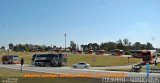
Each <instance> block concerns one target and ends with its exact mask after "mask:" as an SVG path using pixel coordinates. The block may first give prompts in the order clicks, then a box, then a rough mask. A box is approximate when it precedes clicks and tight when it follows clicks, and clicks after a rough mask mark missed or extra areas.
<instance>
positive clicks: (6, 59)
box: [2, 55, 19, 64]
mask: <svg viewBox="0 0 160 83" xmlns="http://www.w3.org/2000/svg"><path fill="white" fill-rule="evenodd" d="M2 63H3V64H17V63H19V57H18V56H17V55H5V56H2Z"/></svg>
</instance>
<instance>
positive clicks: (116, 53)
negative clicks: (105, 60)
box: [111, 49, 124, 56]
mask: <svg viewBox="0 0 160 83" xmlns="http://www.w3.org/2000/svg"><path fill="white" fill-rule="evenodd" d="M111 54H112V55H114V56H122V55H123V54H124V51H123V50H120V49H115V50H111Z"/></svg>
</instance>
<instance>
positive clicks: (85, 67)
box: [73, 62, 90, 69]
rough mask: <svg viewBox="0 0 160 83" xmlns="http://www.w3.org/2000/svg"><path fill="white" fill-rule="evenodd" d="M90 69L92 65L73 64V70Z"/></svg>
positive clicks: (83, 63)
mask: <svg viewBox="0 0 160 83" xmlns="http://www.w3.org/2000/svg"><path fill="white" fill-rule="evenodd" d="M89 67H90V64H87V63H85V62H80V63H77V64H73V68H75V69H89Z"/></svg>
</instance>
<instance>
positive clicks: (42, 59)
mask: <svg viewBox="0 0 160 83" xmlns="http://www.w3.org/2000/svg"><path fill="white" fill-rule="evenodd" d="M66 64H67V55H66V54H35V55H33V56H32V65H35V66H51V67H53V66H54V67H61V66H65V65H66Z"/></svg>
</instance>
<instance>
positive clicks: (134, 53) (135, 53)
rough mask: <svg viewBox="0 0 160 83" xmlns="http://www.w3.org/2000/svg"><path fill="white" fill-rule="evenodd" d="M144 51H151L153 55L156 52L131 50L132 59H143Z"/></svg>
mask: <svg viewBox="0 0 160 83" xmlns="http://www.w3.org/2000/svg"><path fill="white" fill-rule="evenodd" d="M144 51H150V52H151V54H152V53H155V52H156V50H131V51H130V52H131V56H132V57H136V58H142V57H143V52H144Z"/></svg>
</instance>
